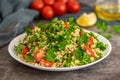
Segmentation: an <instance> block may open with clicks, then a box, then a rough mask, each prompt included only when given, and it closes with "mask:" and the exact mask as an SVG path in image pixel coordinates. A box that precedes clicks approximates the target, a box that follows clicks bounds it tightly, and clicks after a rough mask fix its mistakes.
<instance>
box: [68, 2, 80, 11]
mask: <svg viewBox="0 0 120 80" xmlns="http://www.w3.org/2000/svg"><path fill="white" fill-rule="evenodd" d="M67 9H68V11H69V12H71V13H77V12H79V11H80V4H79V3H78V2H77V1H69V2H68V4H67Z"/></svg>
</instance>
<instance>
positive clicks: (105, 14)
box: [95, 4, 120, 21]
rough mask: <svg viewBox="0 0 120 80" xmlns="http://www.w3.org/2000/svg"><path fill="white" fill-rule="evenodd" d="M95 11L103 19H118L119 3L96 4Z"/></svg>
mask: <svg viewBox="0 0 120 80" xmlns="http://www.w3.org/2000/svg"><path fill="white" fill-rule="evenodd" d="M95 12H96V14H97V16H98V17H99V18H101V19H103V20H107V21H112V20H120V5H118V4H117V5H115V4H114V5H112V4H111V5H96V6H95Z"/></svg>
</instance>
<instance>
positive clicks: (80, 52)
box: [73, 49, 83, 60]
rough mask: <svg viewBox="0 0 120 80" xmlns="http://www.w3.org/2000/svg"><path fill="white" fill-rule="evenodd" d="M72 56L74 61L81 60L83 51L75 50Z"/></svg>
mask: <svg viewBox="0 0 120 80" xmlns="http://www.w3.org/2000/svg"><path fill="white" fill-rule="evenodd" d="M73 55H74V56H75V58H76V59H78V60H82V57H83V51H81V50H79V49H77V50H75V51H74V52H73Z"/></svg>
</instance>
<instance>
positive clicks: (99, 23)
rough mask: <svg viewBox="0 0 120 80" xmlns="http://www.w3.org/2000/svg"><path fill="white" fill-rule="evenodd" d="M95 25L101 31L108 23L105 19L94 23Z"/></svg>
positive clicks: (105, 29)
mask: <svg viewBox="0 0 120 80" xmlns="http://www.w3.org/2000/svg"><path fill="white" fill-rule="evenodd" d="M96 27H97V28H98V29H100V30H101V31H103V32H106V31H107V30H108V25H107V22H105V21H103V22H98V23H96Z"/></svg>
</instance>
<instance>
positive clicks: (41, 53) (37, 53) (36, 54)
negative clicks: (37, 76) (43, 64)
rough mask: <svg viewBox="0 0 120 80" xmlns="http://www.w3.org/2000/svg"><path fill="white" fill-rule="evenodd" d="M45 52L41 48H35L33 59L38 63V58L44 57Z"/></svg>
mask: <svg viewBox="0 0 120 80" xmlns="http://www.w3.org/2000/svg"><path fill="white" fill-rule="evenodd" d="M44 54H45V52H44V51H43V50H37V51H36V53H35V54H34V59H35V60H36V61H37V62H38V63H39V62H40V60H41V59H42V58H43V57H44Z"/></svg>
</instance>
